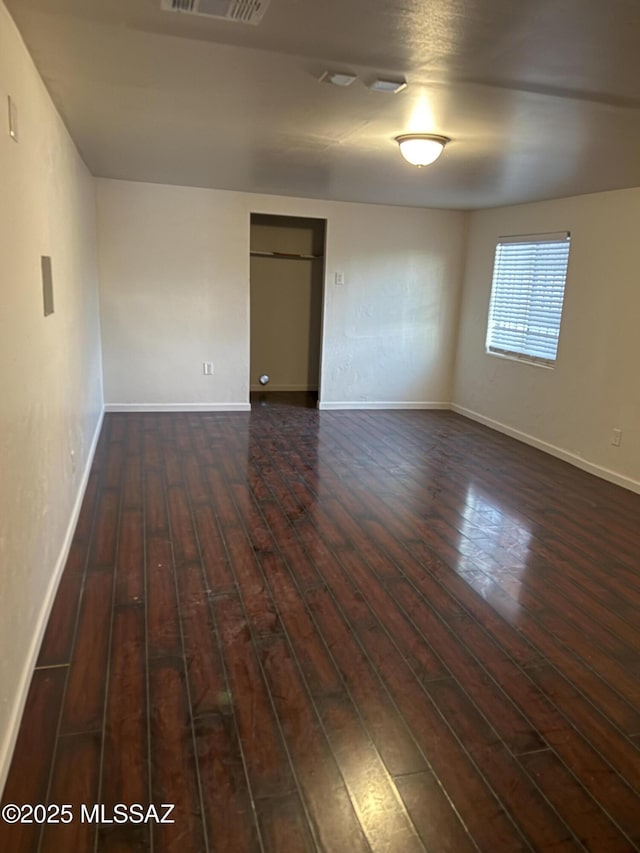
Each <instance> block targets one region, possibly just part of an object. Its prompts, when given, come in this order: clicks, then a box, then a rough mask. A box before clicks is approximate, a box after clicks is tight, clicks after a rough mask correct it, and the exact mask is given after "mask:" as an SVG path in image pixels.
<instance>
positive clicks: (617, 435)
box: [611, 429, 622, 447]
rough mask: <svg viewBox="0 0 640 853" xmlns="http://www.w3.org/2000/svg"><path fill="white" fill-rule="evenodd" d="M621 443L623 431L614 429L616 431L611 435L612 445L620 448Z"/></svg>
mask: <svg viewBox="0 0 640 853" xmlns="http://www.w3.org/2000/svg"><path fill="white" fill-rule="evenodd" d="M621 443H622V430H621V429H614V431H613V432H612V433H611V444H613V446H614V447H620V444H621Z"/></svg>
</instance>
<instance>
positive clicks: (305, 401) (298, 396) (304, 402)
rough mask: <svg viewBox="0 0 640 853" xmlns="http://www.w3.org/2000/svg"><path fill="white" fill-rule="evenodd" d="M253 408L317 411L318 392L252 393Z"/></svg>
mask: <svg viewBox="0 0 640 853" xmlns="http://www.w3.org/2000/svg"><path fill="white" fill-rule="evenodd" d="M250 400H251V406H252V408H256V407H258V406H260V407H262V408H264V407H269V408H273V407H274V406H278V407H280V408H290V407H295V408H304V409H315V408H316V406H317V404H318V392H317V391H252V392H251V395H250Z"/></svg>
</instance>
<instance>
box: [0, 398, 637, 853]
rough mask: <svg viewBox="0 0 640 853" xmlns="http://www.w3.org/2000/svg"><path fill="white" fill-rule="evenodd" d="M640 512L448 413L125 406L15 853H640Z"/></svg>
mask: <svg viewBox="0 0 640 853" xmlns="http://www.w3.org/2000/svg"><path fill="white" fill-rule="evenodd" d="M639 521H640V496H638V495H634V494H631V493H629V492H626V491H624V490H622V489H619V488H617V487H615V486H613V485H610V484H608V483H605V482H603V481H601V480H598V479H596V478H594V477H591V476H589V475H587V474H585V473H583V472H581V471H579V470H577V469H575V468H572V467H570V466H568V465H566V464H564V463H562V462H559V461H558V460H556V459H553V458H551V457H549V456H545V455H544V454H542V453H540V452H538V451H536V450H533V449H532V448H529V447H527V446H524V445H522V444H519V443H517V442H515V441H513V440H511V439H508V438H506V437H504V436H501V435H499V434H497V433H494V432H492V431H490V430H488V429H485V428H484V427H481V426H479V425H477V424H474V423H472V422H470V421H467V420H465V419H464V418H462V417H459V416H457V415H454V414H451V413H446V412H382V411H379V412H318V411H317V410H315V409H311V408H305V407H304V406H299V407H295V406H294V407H292V406H286V405H279V404H278V401H277V400H275V399H273V400H271V401H270V402H269V403H268V404H267V405H264V406H260V405H256V406H255V407H254V408H253V411H252V412H251V414H248V413H246V414H245V413H237V414H231V413H230V414H158V415H155V414H148V415H147V414H145V415H135V414H133V415H120V414H111V415H107V416H106V419H105V423H104V428H103V433H102V436H101V440H100V444H99V447H98V451H97V455H96V459H95V464H94V466H93V470H92V473H91V477H90V481H89V485H88V489H87V494H86V497H85V501H84V504H83V508H82V514H81V517H80V520H79V524H78V528H77V531H76V535H75V539H74V542H73V546H72V549H71V553H70V556H69V561H68V565H67V568H66V571H65V574H64V576H63V578H62V582H61V585H60V589H59V593H58V596H57V599H56V602H55V606H54V608H53V612H52V614H51V619H50V622H49V626H48V630H47V632H46V637H45V640H44V643H43V646H42V651H41V654H40V659H39V662H38V667H37V669H36V671H35V673H34V676H33V683H32V686H31V691H30V694H29V699H28V703H27V707H26V711H25V715H24V720H23V724H22V728H21V732H20V737H19V741H18V745H17V748H16V752H15V756H14V760H13V764H12V768H11V772H10V776H9V780H8V783H7V786H6V789H5V792H4V798H3V799H4V802H5V803H32V804H33V803H57V804H71V805H72V806H73V814H74V820H73V821H72V822H71V823H68V824H64V825H62V824H59V825H47V826H45V827H41V826H39V825H38V824H35V823H32V824H24V825H20V826H12V827H10V826H7V824H6V823H2V822H0V850H2V851H10V853H21V852H22V851H24V853H27V851H47V853H48V851H53V853H83V851H94V850H100V851H138V850H139V851H151V850H153V851H180V853H192V852H193V853H199V851H222V853H235V851H238V853H240V851H277V853H297V851H308V850H309V851H311V850H322V851H327V853H357V851H376V853H377V851H388V853H405V851H419V850H427V851H436V853H441V851H451V853H464V851H472V850H486V851H491V853H499V851H507V853H513V851H518V850H534V851H554V853H556V852H557V851H568V850H585V849H586V850H590V851H606V853H615V851H631V850H639V849H640V796H639V792H640V751H639V749H640V689H639V684H640V632H639V630H638V614H639V612H640V606H639V605H640V556H639V555H640V524H639ZM94 803H104V804H105V809H106V811H105V817H106V818H108V817H109V816H110V815H111V814H112V810H113V806H114V804H115V803H124V804H131V803H141V804H143V805H145V806H147V805H148V804H150V803H153V804H155V805H156V806H160V804H162V803H171V804H175V810H174V812H173V815H172V817H173V818H174V819H175V823H173V824H156V823H153V822H150V823H127V824H122V825H119V824H113V823H111V824H110V823H107V822H106V821H105V822H103V823H100V824H99V825H97V824H96V823H92V822H88V821H86V820H85V821H84V822H83V821H81V820H80V814H81V812H80V806H81V804H87V805H92V804H94Z"/></svg>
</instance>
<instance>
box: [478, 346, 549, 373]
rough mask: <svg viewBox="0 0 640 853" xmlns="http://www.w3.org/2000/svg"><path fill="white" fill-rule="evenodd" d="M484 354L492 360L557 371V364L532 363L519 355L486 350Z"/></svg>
mask: <svg viewBox="0 0 640 853" xmlns="http://www.w3.org/2000/svg"><path fill="white" fill-rule="evenodd" d="M484 354H485V355H490V356H491V357H492V358H501V359H503V360H504V361H515V362H517V363H518V364H526V365H528V366H529V367H540V368H542V370H554V369H555V364H543V363H542V362H541V361H531V360H530V359H528V358H525V357H524V356H522V357H521V356H517V355H506V354H504V353H501V352H491V351H490V350H485V351H484Z"/></svg>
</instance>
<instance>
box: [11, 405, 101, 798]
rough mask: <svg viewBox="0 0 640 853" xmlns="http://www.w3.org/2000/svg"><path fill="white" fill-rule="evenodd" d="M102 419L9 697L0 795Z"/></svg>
mask: <svg viewBox="0 0 640 853" xmlns="http://www.w3.org/2000/svg"><path fill="white" fill-rule="evenodd" d="M103 420H104V408H103V409H102V411H101V412H100V414H99V416H98V422H97V424H96V428H95V431H94V434H93V438H92V440H91V446H90V447H89V453H88V454H87V460H86V464H85V467H84V471H83V472H82V478H81V480H80V483H79V485H78V491H77V494H76V498H75V501H74V504H73V509H72V511H71V516H70V518H69V523H68V525H67V529H66V532H65V536H64V539H63V542H62V546H61V549H60V553H59V555H58V559H57V560H56V564H55V567H54V569H53V572H52V574H51V577H50V580H49V585H48V587H47V591H46V593H45V595H44V596H43V599H42V604H41V607H40V615H39V617H38V620H37V624H36V629H35V631H34V633H33V636H32V641H31V645H30V647H29V651H28V654H27V655H26V657H25V663H24V667H23V671H22V676H21V679H20V684H19V687H18V690H17V692H16V693H15V695H14V697H13V708H12V710H11V713H10V715H9V725H8V726H7V729H6V731H5V734H4V739H3V741H2V743H1V744H0V797H1V796H2V792H3V791H4V786H5V784H6V781H7V776H8V774H9V767H10V765H11V759H12V757H13V751H14V749H15V745H16V740H17V738H18V731H19V729H20V723H21V720H22V714H23V712H24V707H25V704H26V701H27V695H28V693H29V687H30V686H31V679H32V677H33V672H34V669H35V666H36V663H37V660H38V655H39V653H40V646H41V644H42V639H43V637H44V632H45V629H46V627H47V622H48V621H49V615H50V613H51V608H52V607H53V602H54V601H55V597H56V593H57V591H58V586H59V584H60V579H61V578H62V573H63V571H64V567H65V565H66V562H67V558H68V556H69V551H70V550H71V543H72V541H73V535H74V533H75V529H76V524H77V523H78V517H79V515H80V509H81V507H82V501H83V500H84V495H85V492H86V489H87V483H88V482H89V474H90V473H91V466H92V465H93V459H94V456H95V452H96V448H97V446H98V439H99V438H100V431H101V430H102V422H103Z"/></svg>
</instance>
